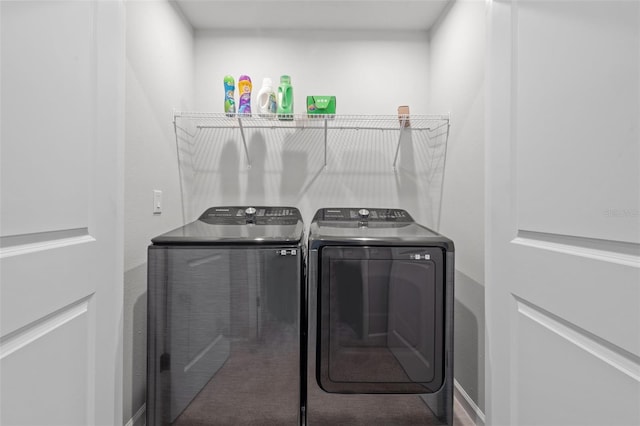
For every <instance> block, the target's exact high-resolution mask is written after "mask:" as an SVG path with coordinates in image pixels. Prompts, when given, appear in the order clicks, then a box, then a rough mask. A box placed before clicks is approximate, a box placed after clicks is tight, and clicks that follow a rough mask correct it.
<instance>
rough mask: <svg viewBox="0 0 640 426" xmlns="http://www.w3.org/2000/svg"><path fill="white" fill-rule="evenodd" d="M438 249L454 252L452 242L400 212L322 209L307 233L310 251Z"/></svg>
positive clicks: (362, 209)
mask: <svg viewBox="0 0 640 426" xmlns="http://www.w3.org/2000/svg"><path fill="white" fill-rule="evenodd" d="M327 244H331V245H340V244H342V245H349V244H357V245H367V244H378V245H380V244H386V245H422V244H429V245H438V246H442V247H443V248H445V249H446V250H447V251H453V242H452V241H451V240H449V239H448V238H446V237H444V236H442V235H440V234H438V233H437V232H435V231H432V230H431V229H429V228H427V227H424V226H422V225H419V224H418V223H416V222H414V220H413V218H412V217H411V215H410V214H409V213H408V212H407V211H406V210H402V209H378V208H324V209H320V210H318V211H317V212H316V214H315V215H314V217H313V221H312V223H311V227H310V229H309V247H310V248H311V249H314V248H317V247H318V246H319V245H327Z"/></svg>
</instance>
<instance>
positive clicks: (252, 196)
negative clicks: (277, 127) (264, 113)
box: [245, 132, 273, 206]
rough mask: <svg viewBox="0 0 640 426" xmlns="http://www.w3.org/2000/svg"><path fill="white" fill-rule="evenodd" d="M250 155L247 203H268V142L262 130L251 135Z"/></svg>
mask: <svg viewBox="0 0 640 426" xmlns="http://www.w3.org/2000/svg"><path fill="white" fill-rule="evenodd" d="M248 149H249V157H250V158H251V168H250V169H249V170H248V172H247V189H246V194H245V195H246V197H245V199H246V203H247V204H253V205H256V206H257V205H267V204H270V202H268V201H267V193H266V187H265V181H266V180H267V173H266V168H265V163H266V161H267V159H266V157H267V143H266V140H265V138H264V135H263V134H262V132H256V133H254V134H253V135H251V139H250V140H249V148H248ZM271 202H273V201H271Z"/></svg>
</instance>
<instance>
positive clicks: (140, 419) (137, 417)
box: [124, 404, 147, 426]
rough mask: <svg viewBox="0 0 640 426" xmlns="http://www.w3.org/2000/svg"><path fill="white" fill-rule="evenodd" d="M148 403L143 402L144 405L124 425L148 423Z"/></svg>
mask: <svg viewBox="0 0 640 426" xmlns="http://www.w3.org/2000/svg"><path fill="white" fill-rule="evenodd" d="M146 413H147V404H142V407H140V409H139V410H138V411H136V413H135V414H134V415H133V417H131V418H130V419H129V421H128V422H127V423H126V424H125V425H124V426H144V425H145V424H146V423H147V416H145V414H146Z"/></svg>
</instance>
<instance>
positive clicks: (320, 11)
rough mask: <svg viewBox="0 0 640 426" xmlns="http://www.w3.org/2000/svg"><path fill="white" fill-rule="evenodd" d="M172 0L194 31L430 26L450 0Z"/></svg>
mask: <svg viewBox="0 0 640 426" xmlns="http://www.w3.org/2000/svg"><path fill="white" fill-rule="evenodd" d="M174 1H175V4H177V5H178V7H179V8H180V9H181V10H182V11H183V13H184V15H185V16H186V18H187V19H188V20H189V21H190V22H191V24H192V25H193V27H194V28H195V29H197V30H200V29H220V30H225V29H234V30H237V29H245V28H247V29H265V30H273V29H277V30H287V29H295V30H300V29H306V30H348V29H352V30H428V29H429V28H430V27H431V26H432V25H433V23H434V22H435V21H436V20H437V19H438V17H439V16H440V15H441V14H442V12H443V11H444V10H445V8H446V7H447V4H449V3H450V2H452V1H453V0H340V1H337V0H174Z"/></svg>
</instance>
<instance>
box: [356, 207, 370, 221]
mask: <svg viewBox="0 0 640 426" xmlns="http://www.w3.org/2000/svg"><path fill="white" fill-rule="evenodd" d="M358 214H359V215H360V217H362V218H365V219H366V218H368V217H369V210H367V209H360V210H358Z"/></svg>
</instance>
